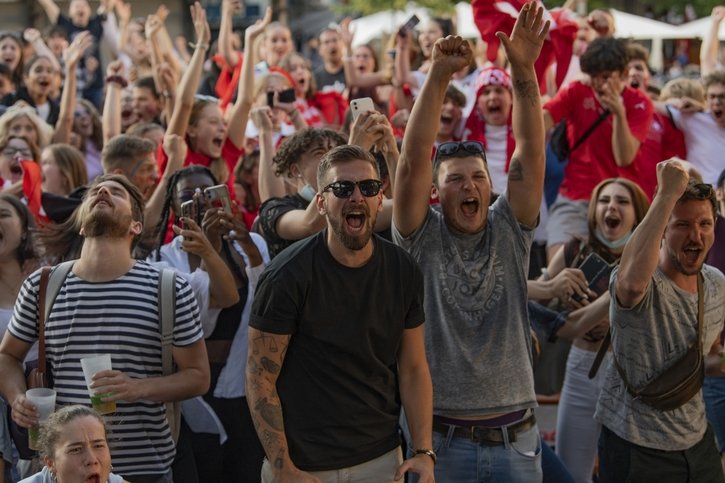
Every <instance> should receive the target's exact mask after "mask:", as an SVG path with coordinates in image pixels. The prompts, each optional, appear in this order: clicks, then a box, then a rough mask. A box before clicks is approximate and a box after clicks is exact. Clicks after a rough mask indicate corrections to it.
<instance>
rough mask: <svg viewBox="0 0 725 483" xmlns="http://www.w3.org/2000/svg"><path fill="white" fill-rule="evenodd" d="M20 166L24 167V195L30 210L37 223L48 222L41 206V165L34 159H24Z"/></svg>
mask: <svg viewBox="0 0 725 483" xmlns="http://www.w3.org/2000/svg"><path fill="white" fill-rule="evenodd" d="M20 165H21V166H22V167H23V194H24V195H25V199H27V200H28V208H29V209H30V212H31V213H32V214H33V216H34V217H35V219H36V221H39V222H47V221H48V218H47V216H46V215H45V212H44V211H43V206H42V204H41V193H42V191H43V175H42V174H41V172H40V165H39V164H38V163H36V162H35V161H33V160H32V159H23V160H21V161H20Z"/></svg>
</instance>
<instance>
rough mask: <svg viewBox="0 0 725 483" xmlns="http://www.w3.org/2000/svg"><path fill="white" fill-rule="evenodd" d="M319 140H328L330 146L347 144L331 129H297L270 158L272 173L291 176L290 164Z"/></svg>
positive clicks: (343, 138)
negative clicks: (272, 165) (272, 164)
mask: <svg viewBox="0 0 725 483" xmlns="http://www.w3.org/2000/svg"><path fill="white" fill-rule="evenodd" d="M321 141H329V142H330V144H332V147H336V146H342V145H343V144H347V139H346V138H345V136H343V135H342V134H340V133H339V132H337V131H333V130H332V129H326V128H313V127H308V128H305V129H302V130H301V131H297V132H296V133H294V134H293V135H292V136H290V137H288V138H287V139H285V140H284V142H282V145H281V146H280V147H279V150H278V151H277V152H276V153H275V154H274V158H272V163H274V164H275V166H276V168H275V170H274V174H275V175H276V176H282V175H284V174H286V175H287V176H288V177H290V178H291V177H292V173H291V172H290V166H292V165H293V164H294V163H296V162H298V161H299V160H300V158H301V157H302V155H303V154H304V153H305V152H307V151H308V150H309V149H310V148H311V147H312V146H314V145H315V144H317V143H319V142H321Z"/></svg>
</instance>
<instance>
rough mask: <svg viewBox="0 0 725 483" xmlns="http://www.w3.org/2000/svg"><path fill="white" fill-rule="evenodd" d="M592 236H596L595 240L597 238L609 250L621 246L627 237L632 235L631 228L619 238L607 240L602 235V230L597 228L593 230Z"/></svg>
mask: <svg viewBox="0 0 725 483" xmlns="http://www.w3.org/2000/svg"><path fill="white" fill-rule="evenodd" d="M594 236H596V237H597V240H599V243H601V244H602V245H604V246H605V247H607V248H609V249H610V250H616V249H618V248H622V247H623V246H624V245H626V244H627V242H628V241H629V239H630V238H631V237H632V230H629V231H628V232H627V234H626V235H624V236H623V237H622V238H620V239H619V240H614V241H609V240H607V239H606V238H604V235H603V234H602V230H600V229H599V228H597V229H596V230H595V231H594Z"/></svg>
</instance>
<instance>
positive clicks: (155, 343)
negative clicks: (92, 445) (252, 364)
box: [9, 261, 202, 475]
mask: <svg viewBox="0 0 725 483" xmlns="http://www.w3.org/2000/svg"><path fill="white" fill-rule="evenodd" d="M159 273H160V270H159V269H158V268H155V267H153V266H151V265H149V264H148V263H146V262H142V261H138V262H136V263H135V265H134V266H133V268H132V269H131V270H130V271H129V272H128V273H126V274H125V275H123V276H121V277H119V278H117V279H115V280H112V281H110V282H98V283H96V282H87V281H85V280H82V279H81V278H79V277H77V276H76V275H75V274H73V272H72V271H71V272H70V273H69V274H68V277H67V278H66V280H65V281H64V283H63V285H62V287H61V289H60V291H59V293H58V296H57V298H56V300H55V303H54V304H53V308H52V310H51V313H50V316H49V317H48V320H47V321H46V326H45V340H46V358H47V360H48V363H49V364H50V365H51V368H52V371H51V372H52V376H53V380H54V383H53V387H54V389H55V390H56V392H57V404H58V405H59V406H63V405H68V404H84V405H90V396H89V394H88V389H87V388H86V384H85V379H84V378H83V370H82V369H81V364H80V359H81V358H83V357H88V356H92V355H95V354H106V353H107V354H111V360H112V367H113V369H114V370H119V371H122V372H123V373H124V374H126V375H128V376H129V377H131V378H138V379H142V378H148V377H159V376H161V375H162V369H161V332H160V326H159V313H158V286H159V281H158V279H159ZM39 280H40V271H36V272H35V273H33V274H32V275H30V277H28V279H27V280H25V282H24V283H23V287H22V289H21V291H20V295H19V296H18V299H17V302H16V304H15V311H14V313H13V317H12V319H11V320H10V326H9V331H10V333H11V334H12V335H14V336H15V337H17V338H18V339H20V340H23V341H25V342H28V343H33V342H34V341H35V340H37V338H38V328H37V318H38V294H37V292H38V283H39ZM201 338H202V331H201V324H200V322H199V308H198V306H197V303H196V299H195V298H194V295H193V293H192V291H191V289H190V287H189V285H188V283H187V282H186V281H185V280H184V279H183V278H181V277H178V276H177V277H176V321H175V325H174V340H173V344H174V345H175V346H177V347H183V346H188V345H190V344H193V343H194V342H196V341H197V340H199V339H201ZM106 423H107V425H108V427H109V434H108V440H109V444H110V446H111V455H112V459H113V461H112V463H113V467H114V471H116V472H117V473H119V474H122V475H133V474H156V473H165V472H166V471H168V469H169V468H170V466H171V462H172V460H173V458H174V454H175V448H174V443H173V440H172V438H171V433H170V431H169V427H168V423H167V421H166V417H165V409H164V404H163V403H158V402H153V401H144V400H140V401H135V402H126V401H119V402H118V403H117V410H116V412H115V413H114V414H111V415H109V416H106Z"/></svg>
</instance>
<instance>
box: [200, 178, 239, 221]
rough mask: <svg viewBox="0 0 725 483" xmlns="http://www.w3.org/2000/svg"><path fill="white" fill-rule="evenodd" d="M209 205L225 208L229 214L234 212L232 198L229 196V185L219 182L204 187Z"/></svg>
mask: <svg viewBox="0 0 725 483" xmlns="http://www.w3.org/2000/svg"><path fill="white" fill-rule="evenodd" d="M204 195H205V196H206V199H207V201H208V202H209V205H210V206H211V207H212V208H215V209H219V208H221V209H223V210H224V212H225V213H227V214H228V215H231V214H232V200H231V198H230V196H229V187H227V185H225V184H218V185H216V186H210V187H208V188H205V189H204Z"/></svg>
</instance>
